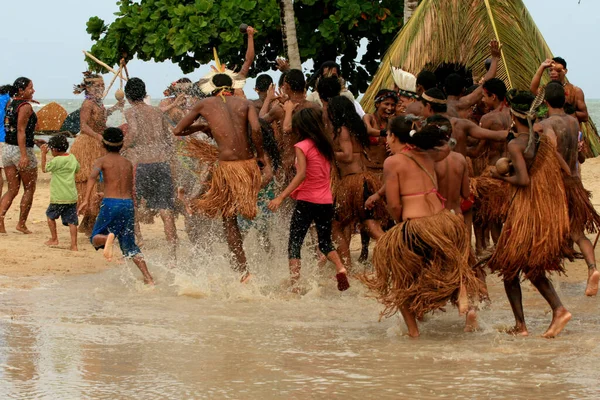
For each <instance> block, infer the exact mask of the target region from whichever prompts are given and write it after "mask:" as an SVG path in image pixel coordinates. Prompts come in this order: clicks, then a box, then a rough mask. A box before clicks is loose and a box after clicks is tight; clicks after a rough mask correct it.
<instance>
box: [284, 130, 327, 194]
mask: <svg viewBox="0 0 600 400" xmlns="http://www.w3.org/2000/svg"><path fill="white" fill-rule="evenodd" d="M294 147H297V148H299V149H300V150H302V152H303V153H304V156H305V157H306V177H305V178H304V181H303V182H302V183H301V184H300V186H298V188H297V189H296V190H294V191H293V192H292V195H291V197H292V198H293V199H296V200H302V201H307V202H309V203H314V204H333V195H332V194H331V164H330V163H329V161H328V160H327V159H326V158H325V157H324V156H323V154H321V153H320V152H319V150H318V149H317V147H316V146H315V143H314V142H313V141H312V140H311V139H304V140H303V141H301V142H298V143H296V145H295V146H294Z"/></svg>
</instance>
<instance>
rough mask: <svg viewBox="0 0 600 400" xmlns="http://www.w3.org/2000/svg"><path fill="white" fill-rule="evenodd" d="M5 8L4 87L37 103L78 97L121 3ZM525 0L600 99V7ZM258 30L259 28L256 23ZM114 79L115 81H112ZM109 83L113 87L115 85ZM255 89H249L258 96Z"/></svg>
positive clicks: (146, 65) (152, 66)
mask: <svg viewBox="0 0 600 400" xmlns="http://www.w3.org/2000/svg"><path fill="white" fill-rule="evenodd" d="M2 3H3V4H2V5H1V6H0V10H1V11H0V12H1V15H2V22H3V24H2V29H1V30H0V46H1V47H0V48H1V51H2V58H1V59H0V84H6V83H12V82H13V81H14V79H16V78H17V77H19V76H27V77H29V78H31V79H32V80H33V81H34V84H35V88H36V95H35V97H36V98H40V99H49V98H72V97H74V95H73V94H72V87H73V85H74V84H75V83H78V82H79V81H80V79H81V72H82V71H84V70H85V69H86V63H85V62H84V59H83V54H82V53H81V51H82V50H84V49H86V50H89V48H90V47H91V45H92V42H91V40H90V38H89V35H88V34H87V33H86V31H85V29H86V25H85V24H86V22H87V20H88V19H89V17H91V16H96V15H97V16H98V17H100V18H102V19H104V20H105V21H106V22H107V23H109V22H111V21H112V20H113V19H114V18H115V17H114V15H113V13H114V12H115V11H116V10H117V6H116V0H96V1H92V0H54V1H49V0H28V1H7V0H3V1H2ZM577 3H578V0H525V4H526V5H527V7H528V8H529V11H530V13H531V14H532V15H533V18H534V20H535V21H536V23H537V25H538V27H539V28H540V30H541V32H542V34H543V35H544V37H545V39H546V41H547V42H548V44H549V45H550V48H551V49H552V51H553V52H554V54H556V55H558V56H562V57H563V58H565V59H566V60H567V63H568V64H569V65H568V67H569V75H568V76H569V79H570V80H571V81H572V82H574V83H575V84H576V85H578V86H580V87H582V89H583V90H584V92H585V93H586V97H587V98H600V80H599V79H598V78H597V74H596V71H595V70H596V67H597V66H598V64H600V52H599V51H598V45H597V42H596V40H598V39H599V38H600V23H599V21H600V19H599V18H600V17H599V16H600V0H581V4H579V5H578V4H577ZM248 22H249V23H250V24H251V23H252V22H251V21H248ZM128 68H129V72H130V74H131V75H132V76H138V77H140V78H142V79H143V80H144V81H145V82H146V85H147V89H148V93H149V94H150V95H151V96H152V97H153V98H160V97H162V91H163V89H164V88H165V87H166V86H167V85H168V84H169V83H170V82H172V81H174V80H176V79H178V78H180V77H181V76H182V73H181V70H180V69H179V67H178V66H177V65H173V64H172V63H170V62H164V63H154V62H141V61H137V60H132V61H131V62H130V63H129V65H128ZM206 71H207V69H206V67H202V68H200V69H197V70H196V71H194V72H193V73H192V74H190V75H189V76H190V78H191V79H192V80H198V79H199V78H200V77H201V76H202V75H203V74H205V73H206ZM108 78H109V77H108V76H107V79H108ZM107 83H108V81H107ZM253 86H254V85H253V82H249V83H248V84H247V85H246V92H247V93H248V95H249V96H251V97H254V96H253V95H252V88H253Z"/></svg>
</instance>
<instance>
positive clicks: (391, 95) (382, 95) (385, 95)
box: [375, 89, 398, 107]
mask: <svg viewBox="0 0 600 400" xmlns="http://www.w3.org/2000/svg"><path fill="white" fill-rule="evenodd" d="M387 99H392V100H394V103H398V94H397V93H396V92H394V91H393V90H389V89H381V90H380V91H379V92H377V94H376V95H375V107H377V106H378V105H379V104H380V103H381V102H383V101H385V100H387Z"/></svg>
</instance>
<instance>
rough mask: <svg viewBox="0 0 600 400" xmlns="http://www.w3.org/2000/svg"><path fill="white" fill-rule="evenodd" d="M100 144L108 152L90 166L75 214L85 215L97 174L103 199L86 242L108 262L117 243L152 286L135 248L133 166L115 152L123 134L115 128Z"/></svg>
mask: <svg viewBox="0 0 600 400" xmlns="http://www.w3.org/2000/svg"><path fill="white" fill-rule="evenodd" d="M102 144H103V145H104V148H105V149H106V151H107V152H108V153H107V154H106V155H105V156H104V157H100V158H99V159H97V160H96V161H95V162H94V166H93V168H92V172H91V173H90V176H89V178H88V181H87V189H86V192H85V198H84V200H83V203H81V205H80V206H79V213H80V214H81V213H82V212H85V211H86V210H87V207H88V205H89V203H90V197H91V196H92V192H93V190H94V184H95V183H96V180H97V179H98V176H99V175H100V173H102V176H103V178H104V199H103V200H102V203H101V204H100V213H99V214H98V217H97V218H96V223H95V224H94V229H93V231H92V236H91V237H90V241H91V242H92V245H93V246H94V247H95V248H96V250H98V249H104V252H103V253H104V257H105V258H106V259H107V260H108V261H112V258H113V243H114V241H115V239H118V240H119V246H120V247H121V251H122V252H123V255H124V256H125V257H128V258H132V259H133V262H134V263H135V265H136V266H137V267H138V268H139V269H140V271H141V272H142V275H143V276H144V283H146V284H149V285H153V284H154V281H153V279H152V276H151V275H150V273H149V272H148V267H147V266H146V261H144V256H143V255H142V252H141V251H140V249H139V247H138V246H137V245H136V244H135V234H134V223H135V222H134V209H133V198H132V191H133V165H132V164H131V162H130V161H129V160H127V159H126V158H124V157H122V156H121V155H120V154H119V152H120V151H121V148H122V147H123V132H122V131H121V130H120V129H119V128H108V129H106V130H105V131H104V134H103V135H102Z"/></svg>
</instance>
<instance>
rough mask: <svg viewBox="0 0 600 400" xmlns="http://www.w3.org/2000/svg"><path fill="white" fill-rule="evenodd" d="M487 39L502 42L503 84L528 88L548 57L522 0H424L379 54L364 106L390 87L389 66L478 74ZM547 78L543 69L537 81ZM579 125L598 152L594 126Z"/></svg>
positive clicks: (599, 144) (549, 53) (368, 108)
mask: <svg viewBox="0 0 600 400" xmlns="http://www.w3.org/2000/svg"><path fill="white" fill-rule="evenodd" d="M492 39H496V40H498V41H499V42H500V43H501V44H502V59H501V60H500V63H499V65H498V74H497V76H498V77H499V78H501V79H503V80H504V81H505V83H506V85H507V87H508V88H517V89H523V90H528V89H529V85H530V83H531V79H532V78H533V76H534V75H535V73H536V71H537V69H538V67H539V65H540V64H541V63H542V61H544V60H545V59H547V58H551V57H552V51H551V50H550V48H549V47H548V44H547V43H546V41H545V40H544V38H543V36H542V34H541V33H540V31H539V30H538V28H537V26H536V24H535V22H534V21H533V18H532V17H531V15H530V14H529V11H528V10H527V8H526V7H525V4H523V1H522V0H423V1H422V2H421V4H420V5H419V7H418V8H417V10H416V11H415V13H414V14H413V16H412V17H411V18H410V20H409V21H408V23H407V24H406V25H405V26H404V27H403V28H402V30H401V31H400V32H399V33H398V36H397V37H396V39H395V40H394V42H393V43H392V45H391V46H390V48H389V49H388V51H387V53H386V54H385V56H384V57H383V60H382V62H381V65H380V66H379V70H378V71H377V73H376V74H375V77H374V78H373V81H372V83H371V85H370V86H369V89H368V90H367V92H366V93H365V94H364V97H363V100H362V105H363V107H364V109H365V111H367V112H372V111H373V109H374V97H375V94H376V93H377V91H379V90H380V89H383V88H392V87H393V84H394V82H393V79H392V73H391V67H392V66H394V67H399V68H402V69H403V70H405V71H409V72H411V73H412V74H414V75H417V74H418V73H419V72H420V71H421V70H423V69H428V70H431V71H435V70H436V69H437V68H439V67H442V66H444V65H446V66H447V65H454V66H461V67H465V69H466V70H470V71H472V73H473V76H474V77H481V76H483V75H484V74H485V60H486V59H487V58H488V57H489V56H490V54H489V42H490V40H492ZM548 80H549V77H548V74H544V78H543V80H542V84H546V83H547V82H548ZM582 125H583V126H582V128H583V129H582V130H583V131H584V134H585V136H586V141H587V144H588V147H589V149H590V150H591V152H590V155H592V154H593V155H594V156H597V155H598V154H599V153H600V140H599V138H598V135H597V133H596V129H595V127H594V126H593V123H591V122H590V123H586V124H582Z"/></svg>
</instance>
